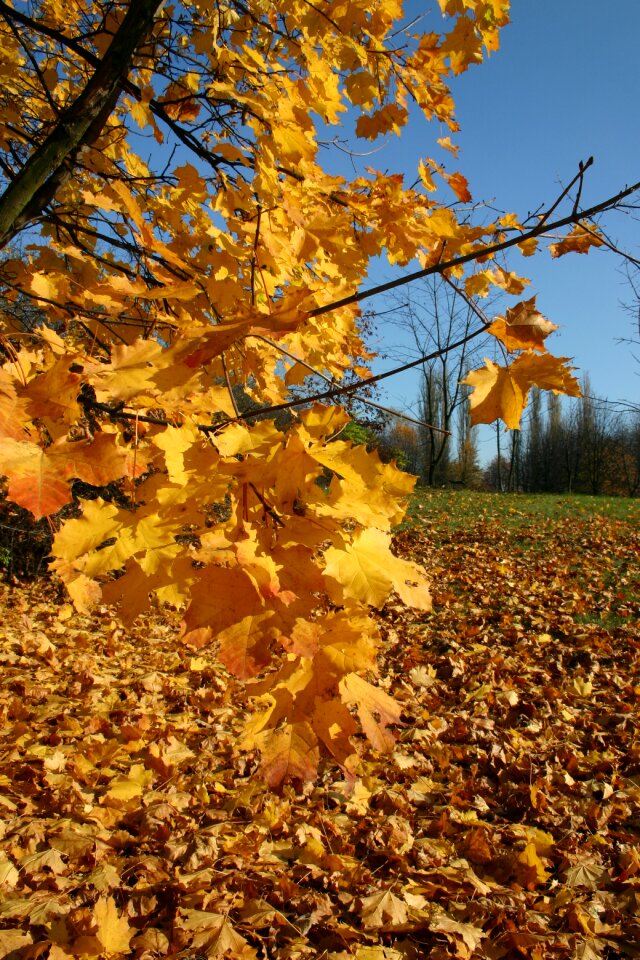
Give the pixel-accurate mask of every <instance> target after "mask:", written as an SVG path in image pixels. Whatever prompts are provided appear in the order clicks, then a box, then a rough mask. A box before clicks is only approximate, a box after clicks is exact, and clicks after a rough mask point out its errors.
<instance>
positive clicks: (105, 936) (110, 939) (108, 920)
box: [93, 897, 134, 955]
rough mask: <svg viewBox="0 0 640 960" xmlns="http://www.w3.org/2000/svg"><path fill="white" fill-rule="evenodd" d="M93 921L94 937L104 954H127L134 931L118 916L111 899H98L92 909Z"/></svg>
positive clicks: (124, 919)
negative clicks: (102, 948) (95, 928)
mask: <svg viewBox="0 0 640 960" xmlns="http://www.w3.org/2000/svg"><path fill="white" fill-rule="evenodd" d="M93 919H94V921H95V923H96V926H97V928H98V929H97V933H96V936H97V937H98V940H99V941H100V943H101V944H102V946H103V947H104V950H105V953H107V954H109V955H111V954H114V953H128V951H129V941H130V940H131V937H132V936H133V934H134V930H133V928H132V927H130V926H129V923H128V921H127V919H126V918H125V917H121V916H120V915H119V913H118V911H117V909H116V904H115V901H114V899H113V897H100V899H99V900H98V902H97V903H96V905H95V907H94V908H93Z"/></svg>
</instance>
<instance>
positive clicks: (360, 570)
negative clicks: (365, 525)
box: [325, 529, 431, 610]
mask: <svg viewBox="0 0 640 960" xmlns="http://www.w3.org/2000/svg"><path fill="white" fill-rule="evenodd" d="M390 545H391V537H390V535H389V534H387V533H383V532H382V531H381V530H375V529H368V530H363V531H361V532H360V533H358V534H356V536H355V537H354V540H353V543H352V544H347V545H346V546H345V548H344V549H342V550H341V549H338V548H336V547H329V549H328V550H326V551H325V561H326V566H325V576H326V577H328V578H330V580H334V581H336V582H337V583H339V584H340V585H341V587H342V589H341V590H337V589H336V588H335V586H334V585H333V584H332V583H331V582H330V581H329V583H328V590H329V593H330V595H331V596H332V597H333V598H334V599H335V600H336V602H339V599H340V596H341V595H342V596H344V597H350V598H352V599H354V600H361V601H362V602H364V603H368V604H370V605H371V606H374V607H378V606H380V605H381V604H383V603H384V602H385V600H386V599H387V598H388V596H389V594H390V593H391V591H392V590H396V592H397V593H398V594H399V596H400V598H401V599H402V600H403V601H404V602H405V603H407V604H408V605H409V606H412V607H415V608H417V609H420V610H430V609H431V597H430V595H429V589H428V586H427V579H426V577H425V575H424V572H423V571H422V570H421V569H420V567H418V565H417V564H415V563H411V562H410V561H408V560H402V559H400V558H399V557H395V556H394V555H393V554H392V553H391V551H390V549H389V548H390Z"/></svg>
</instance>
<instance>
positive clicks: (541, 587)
mask: <svg viewBox="0 0 640 960" xmlns="http://www.w3.org/2000/svg"><path fill="white" fill-rule="evenodd" d="M639 520H640V505H639V504H638V503H631V502H628V501H627V502H626V504H621V502H612V503H608V502H607V501H595V500H589V499H581V500H574V501H570V500H569V501H559V500H558V499H557V498H555V499H554V498H546V499H537V500H535V501H534V500H530V499H527V498H520V497H515V498H514V497H509V498H497V497H488V496H487V497H483V496H479V495H478V496H476V497H475V498H474V497H470V496H465V495H461V494H458V493H456V494H455V496H454V495H449V494H441V495H438V496H424V497H423V498H422V499H417V500H416V502H415V506H414V509H413V515H412V520H411V522H410V523H409V524H408V525H407V526H406V527H405V528H404V530H403V531H402V532H400V533H399V534H398V536H397V539H396V550H397V552H398V553H399V554H400V555H402V556H405V557H407V558H409V559H413V560H417V561H418V562H420V563H422V564H424V565H425V567H426V569H427V570H428V572H429V574H430V577H431V579H432V583H433V592H434V612H433V614H429V615H428V616H425V615H421V617H420V619H419V620H416V617H415V614H413V615H411V614H409V613H408V612H407V611H406V610H405V609H403V608H402V607H401V606H400V605H394V604H389V605H388V606H387V607H386V608H385V609H384V610H383V611H382V613H381V622H382V624H383V628H384V634H385V638H386V639H385V645H384V649H383V650H382V652H381V664H380V666H381V680H380V682H381V684H382V685H383V686H384V688H385V689H386V690H387V691H388V692H390V693H391V694H392V695H393V696H395V697H396V698H397V699H398V700H399V701H401V703H402V706H403V715H402V720H403V724H402V726H401V727H399V729H398V730H397V734H398V739H397V746H396V749H395V751H394V752H393V754H392V755H388V756H379V755H375V754H373V753H364V755H363V761H362V767H361V770H360V775H359V776H358V778H357V779H356V780H355V783H352V782H348V781H347V780H345V778H344V776H343V775H342V774H341V772H340V770H339V769H337V768H336V767H335V766H332V765H327V766H326V767H325V768H324V770H323V773H322V776H321V778H320V780H319V781H318V782H317V783H315V784H311V785H307V786H306V787H305V788H303V789H296V788H294V786H288V787H285V788H284V790H283V791H282V793H280V794H278V795H277V794H274V793H271V792H268V791H267V790H266V789H265V788H264V787H263V786H261V784H260V783H259V781H258V780H257V779H256V777H255V776H254V769H255V766H256V762H255V761H256V758H255V757H252V756H247V755H242V754H241V753H239V751H238V746H237V745H238V740H239V737H240V732H241V730H242V727H243V725H244V723H245V720H246V710H247V704H246V702H245V700H244V699H243V696H242V690H241V687H240V686H238V685H237V684H236V683H235V682H234V681H233V680H232V679H231V678H230V677H228V676H226V675H225V674H224V672H222V671H221V670H220V668H219V667H218V666H217V665H216V663H215V660H214V658H213V651H209V650H206V649H205V650H200V651H197V652H195V653H194V652H193V651H189V650H187V649H184V648H183V647H181V645H180V643H179V642H178V641H177V639H176V638H177V618H176V617H174V618H173V620H172V618H171V617H170V616H169V617H168V618H166V617H165V618H161V617H159V616H155V617H149V618H147V619H144V620H140V621H139V622H138V624H137V625H136V627H135V628H134V629H133V630H132V631H129V632H127V633H125V632H124V631H122V630H121V629H120V628H119V626H118V624H117V622H116V621H115V620H114V619H113V617H112V614H111V612H110V611H109V610H107V609H103V610H100V611H97V612H96V614H95V615H94V616H92V617H86V618H79V617H77V616H76V615H75V614H73V613H72V610H71V608H70V606H69V605H68V604H66V603H65V602H64V598H63V597H61V596H60V595H59V594H58V592H57V589H56V588H55V587H54V586H53V585H51V584H50V583H47V582H43V581H39V582H37V583H35V584H33V585H31V586H24V585H21V586H9V585H6V586H4V587H2V592H1V596H0V599H1V603H2V612H3V623H2V628H1V629H2V643H1V644H0V665H1V669H2V685H1V688H0V718H1V726H0V958H2V957H15V958H25V960H27V958H38V957H43V958H47V957H49V958H51V960H65V958H68V957H81V956H89V957H107V956H114V955H118V954H120V955H126V956H131V957H135V958H136V960H152V958H162V957H167V958H178V957H181V958H184V960H187V958H189V960H196V958H216V957H224V956H229V957H234V958H246V960H249V958H261V960H267V958H269V960H284V958H291V960H295V958H306V957H318V958H327V960H329V958H331V960H342V958H345V960H346V958H349V957H355V958H358V960H419V958H422V957H428V958H433V960H444V958H452V957H456V958H462V960H471V958H478V960H480V958H490V960H499V958H512V957H513V958H520V957H530V958H532V960H543V958H547V957H549V958H558V960H565V958H567V960H569V958H582V960H594V958H598V957H603V958H614V957H621V956H630V957H636V956H640V737H639V735H638V721H639V716H640V669H639V667H640V626H639V624H640V588H639V584H638V577H639V568H640V561H639V558H640V523H639V522H638V521H639ZM363 749H364V748H363Z"/></svg>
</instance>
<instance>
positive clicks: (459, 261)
mask: <svg viewBox="0 0 640 960" xmlns="http://www.w3.org/2000/svg"><path fill="white" fill-rule="evenodd" d="M573 182H575V180H574V181H573ZM638 190H640V181H638V182H637V183H634V184H633V185H632V186H630V187H626V188H625V189H624V190H621V191H620V193H617V194H616V195H615V196H613V197H609V198H608V199H607V200H603V201H602V202H601V203H596V204H594V206H592V207H589V208H588V209H587V210H582V211H576V210H574V211H573V213H571V214H569V215H568V216H567V217H562V219H560V220H556V221H554V222H553V223H550V224H547V223H546V222H541V223H538V224H536V226H535V227H532V228H531V229H530V230H527V231H525V232H524V233H520V234H518V235H517V236H516V237H510V238H509V239H508V240H501V241H499V242H498V243H491V244H488V245H487V246H484V247H477V248H476V249H475V250H472V251H471V253H467V254H465V255H464V256H462V257H453V258H452V259H451V260H439V261H438V263H435V264H433V265H432V266H430V267H424V268H423V269H422V270H416V271H414V272H413V273H407V274H405V275H404V276H402V277H398V278H397V279H396V280H388V281H387V282H386V283H380V284H378V285H377V286H375V287H369V288H368V289H367V290H361V291H360V292H359V293H352V294H350V296H348V297H342V299H340V300H334V301H333V302H332V303H325V304H323V306H321V307H316V308H315V309H314V310H312V311H311V316H312V317H319V316H321V315H322V314H324V313H331V312H332V311H334V310H339V309H340V308H341V307H348V306H350V305H351V304H352V303H360V301H362V300H367V299H368V298H369V297H375V296H377V295H378V294H379V293H386V292H387V291H388V290H395V289H396V288H397V287H403V286H404V285H405V284H407V283H413V281H414V280H422V279H423V277H429V276H431V275H432V274H434V273H444V271H445V270H451V269H452V268H453V267H459V266H463V265H464V264H465V263H472V262H473V261H474V260H479V259H480V258H485V257H488V256H490V255H491V254H493V253H499V252H500V250H508V249H509V248H510V247H515V246H517V244H519V243H522V242H523V241H524V240H529V239H530V238H532V237H538V236H540V235H541V234H543V233H547V232H549V231H552V230H560V229H561V228H562V227H567V226H570V225H571V224H574V223H578V222H579V221H580V220H582V219H583V218H585V217H586V218H590V217H593V216H595V215H596V214H598V213H603V212H604V211H605V210H611V209H612V208H613V207H616V206H617V205H618V204H620V203H621V202H622V200H624V199H625V198H626V197H630V196H631V195H632V194H634V193H637V192H638Z"/></svg>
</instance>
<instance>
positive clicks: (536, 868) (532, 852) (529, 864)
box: [515, 843, 549, 890]
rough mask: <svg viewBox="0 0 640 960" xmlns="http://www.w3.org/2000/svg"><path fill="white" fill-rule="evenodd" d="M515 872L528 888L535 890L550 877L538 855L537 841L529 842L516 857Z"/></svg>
mask: <svg viewBox="0 0 640 960" xmlns="http://www.w3.org/2000/svg"><path fill="white" fill-rule="evenodd" d="M515 868H516V869H515V873H516V877H517V878H518V880H519V882H520V883H521V884H522V886H523V887H526V889H527V890H535V888H536V887H539V886H540V885H541V884H543V883H546V882H547V880H548V879H549V873H548V872H547V871H546V870H545V868H544V864H543V863H542V861H541V860H540V857H539V856H538V853H537V850H536V845H535V843H528V844H527V845H526V847H525V848H524V850H523V851H522V853H520V854H518V856H517V857H516V864H515Z"/></svg>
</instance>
